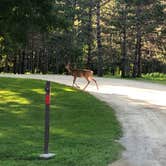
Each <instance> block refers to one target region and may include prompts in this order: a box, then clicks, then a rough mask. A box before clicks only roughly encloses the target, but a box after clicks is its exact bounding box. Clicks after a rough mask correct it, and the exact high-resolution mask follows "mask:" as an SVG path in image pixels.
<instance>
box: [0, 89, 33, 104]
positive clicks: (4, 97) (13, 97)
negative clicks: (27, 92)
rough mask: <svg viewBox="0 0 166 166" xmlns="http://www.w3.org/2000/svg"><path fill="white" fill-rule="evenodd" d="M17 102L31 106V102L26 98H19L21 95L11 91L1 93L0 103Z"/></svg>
mask: <svg viewBox="0 0 166 166" xmlns="http://www.w3.org/2000/svg"><path fill="white" fill-rule="evenodd" d="M10 102H15V103H19V104H30V101H29V100H27V99H26V98H24V97H21V96H19V93H17V92H14V91H9V90H1V91H0V103H6V104H7V103H10Z"/></svg>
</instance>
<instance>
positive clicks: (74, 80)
mask: <svg viewBox="0 0 166 166" xmlns="http://www.w3.org/2000/svg"><path fill="white" fill-rule="evenodd" d="M76 79H77V77H75V76H74V78H73V85H72V86H74V85H76V87H77V88H80V87H79V86H78V85H77V84H76V83H75V82H76Z"/></svg>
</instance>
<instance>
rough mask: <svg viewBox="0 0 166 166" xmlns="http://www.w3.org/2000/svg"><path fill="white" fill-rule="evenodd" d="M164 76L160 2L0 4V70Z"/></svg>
mask: <svg viewBox="0 0 166 166" xmlns="http://www.w3.org/2000/svg"><path fill="white" fill-rule="evenodd" d="M68 62H70V63H71V64H72V65H73V67H75V68H89V69H92V70H93V71H94V72H95V74H97V75H98V76H103V75H105V74H111V75H117V74H118V75H119V74H120V75H121V77H123V78H125V77H141V74H142V73H143V74H146V73H153V72H160V73H166V1H165V0H24V1H23V0H1V1H0V72H7V73H9V72H10V73H18V74H23V73H27V72H30V73H43V74H46V73H56V74H62V73H65V72H66V70H65V67H64V66H65V64H67V63H68Z"/></svg>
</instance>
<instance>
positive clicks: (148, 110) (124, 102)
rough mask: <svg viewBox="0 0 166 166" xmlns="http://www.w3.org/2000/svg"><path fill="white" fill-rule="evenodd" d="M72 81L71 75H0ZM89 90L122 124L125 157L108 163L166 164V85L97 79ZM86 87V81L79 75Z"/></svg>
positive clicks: (130, 165)
mask: <svg viewBox="0 0 166 166" xmlns="http://www.w3.org/2000/svg"><path fill="white" fill-rule="evenodd" d="M0 76H3V77H4V76H6V77H9V76H10V77H23V78H35V79H44V80H50V81H53V82H58V83H62V84H66V85H71V84H72V77H71V76H62V75H0ZM96 80H97V82H98V85H99V90H98V91H97V90H96V87H95V85H94V83H91V84H90V85H89V87H88V88H87V91H88V92H89V93H91V94H93V95H94V96H96V97H97V98H99V99H100V100H103V101H105V102H107V103H108V104H110V105H111V106H112V107H113V108H114V109H115V110H116V114H117V117H118V119H119V121H120V122H121V124H122V127H123V131H124V135H123V137H122V138H121V140H120V142H121V143H122V145H123V146H124V147H125V148H126V150H125V151H124V153H123V155H122V159H121V160H119V161H117V162H116V163H113V164H110V165H109V166H166V86H164V85H159V84H153V83H147V82H141V81H131V80H121V79H109V78H96ZM77 83H78V84H79V85H80V86H81V87H83V86H84V85H85V83H86V81H85V80H84V79H83V78H79V79H78V80H77Z"/></svg>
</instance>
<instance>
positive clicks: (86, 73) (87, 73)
mask: <svg viewBox="0 0 166 166" xmlns="http://www.w3.org/2000/svg"><path fill="white" fill-rule="evenodd" d="M65 68H66V69H67V71H68V72H69V74H71V75H72V76H73V85H72V86H73V87H74V85H76V87H77V88H80V87H79V86H78V85H77V84H76V79H77V77H84V78H85V79H86V80H87V84H86V85H85V87H84V88H83V90H85V89H86V88H87V86H88V85H89V84H90V82H91V81H94V82H95V84H96V88H97V90H98V89H99V88H98V85H97V81H96V80H95V79H94V78H93V71H92V70H88V69H72V67H71V65H70V63H68V64H67V65H66V66H65Z"/></svg>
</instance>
